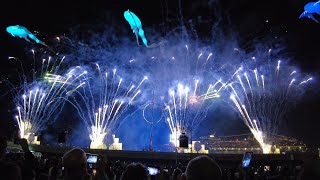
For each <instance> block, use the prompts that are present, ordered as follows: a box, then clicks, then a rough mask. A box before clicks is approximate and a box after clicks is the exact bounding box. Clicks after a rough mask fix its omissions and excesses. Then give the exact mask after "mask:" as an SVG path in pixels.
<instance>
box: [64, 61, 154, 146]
mask: <svg viewBox="0 0 320 180" xmlns="http://www.w3.org/2000/svg"><path fill="white" fill-rule="evenodd" d="M96 67H97V71H98V74H97V75H95V74H94V73H92V74H86V75H85V79H84V80H83V82H82V83H81V90H80V89H75V90H71V91H69V92H68V93H67V94H68V95H69V96H70V97H69V102H70V103H71V104H72V105H73V106H74V107H75V108H76V109H77V111H78V114H79V116H80V118H81V119H82V120H83V121H84V122H85V124H86V126H87V128H88V131H89V132H90V135H89V137H90V139H91V144H90V148H93V149H105V148H106V147H107V146H106V143H105V138H106V136H108V135H112V133H114V132H115V130H116V129H117V128H118V127H119V126H120V124H121V123H122V121H123V120H124V119H125V118H124V117H122V115H123V114H125V112H126V111H127V110H128V109H129V107H130V105H131V104H132V103H133V101H134V100H135V98H136V97H137V96H138V95H139V94H140V93H141V90H140V88H141V86H142V85H143V83H144V82H145V81H146V80H147V79H148V78H147V77H144V78H142V80H141V81H140V82H139V83H137V84H133V83H134V82H133V81H132V82H129V84H125V83H124V80H123V79H122V78H121V77H119V76H118V74H117V69H113V70H112V72H106V73H103V72H101V70H100V66H99V65H98V64H96Z"/></svg>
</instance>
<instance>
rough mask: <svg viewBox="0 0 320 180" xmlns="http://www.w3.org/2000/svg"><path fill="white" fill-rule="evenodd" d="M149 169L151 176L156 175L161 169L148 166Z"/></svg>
mask: <svg viewBox="0 0 320 180" xmlns="http://www.w3.org/2000/svg"><path fill="white" fill-rule="evenodd" d="M147 170H148V173H149V175H150V176H154V175H157V174H158V173H159V169H158V168H155V167H147Z"/></svg>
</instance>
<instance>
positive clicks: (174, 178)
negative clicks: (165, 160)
mask: <svg viewBox="0 0 320 180" xmlns="http://www.w3.org/2000/svg"><path fill="white" fill-rule="evenodd" d="M181 174H182V171H181V169H179V168H176V169H174V170H173V172H172V176H171V180H178V179H179V175H181Z"/></svg>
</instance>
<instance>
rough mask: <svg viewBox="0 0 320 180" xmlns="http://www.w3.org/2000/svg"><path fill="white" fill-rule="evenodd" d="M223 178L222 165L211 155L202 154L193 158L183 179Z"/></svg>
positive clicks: (213, 179) (182, 176) (210, 179)
mask: <svg viewBox="0 0 320 180" xmlns="http://www.w3.org/2000/svg"><path fill="white" fill-rule="evenodd" d="M221 178H222V171H221V168H220V166H219V165H218V164H217V163H216V162H215V161H214V160H213V159H211V158H210V157H208V156H205V155H202V156H198V157H196V158H194V159H192V160H191V161H190V162H189V163H188V165H187V169H186V172H185V173H183V174H182V175H181V178H180V179H181V180H200V179H201V180H215V179H221Z"/></svg>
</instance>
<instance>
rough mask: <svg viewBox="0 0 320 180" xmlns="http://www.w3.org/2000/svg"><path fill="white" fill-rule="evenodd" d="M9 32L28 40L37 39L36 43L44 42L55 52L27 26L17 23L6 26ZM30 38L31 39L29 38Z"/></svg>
mask: <svg viewBox="0 0 320 180" xmlns="http://www.w3.org/2000/svg"><path fill="white" fill-rule="evenodd" d="M6 30H7V32H8V33H9V34H11V36H13V37H19V38H24V39H25V40H26V41H28V42H31V41H30V39H32V40H33V41H35V42H36V43H39V44H42V45H44V46H46V47H47V48H48V49H50V51H52V52H54V51H53V50H52V49H51V48H50V47H49V46H48V45H46V43H44V42H43V41H40V40H39V39H38V38H37V37H36V36H35V35H34V34H32V33H31V32H30V31H29V30H28V29H27V28H26V27H24V26H20V25H15V26H8V27H7V28H6ZM29 38H30V39H29Z"/></svg>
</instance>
